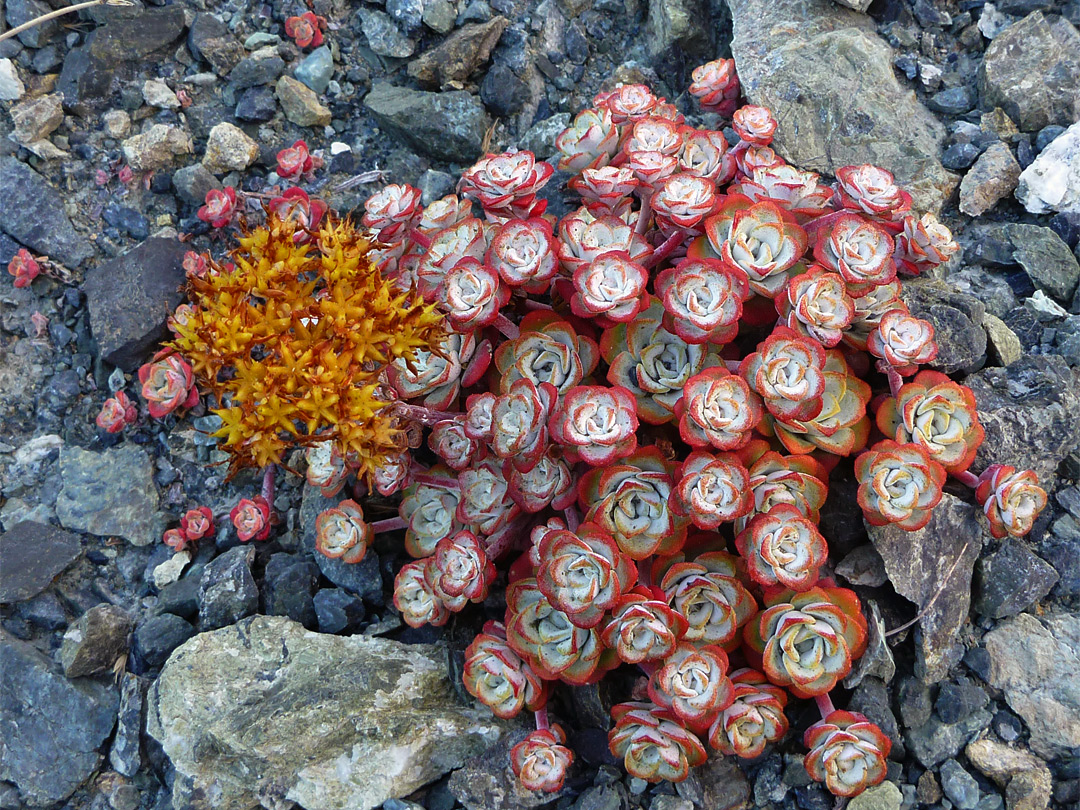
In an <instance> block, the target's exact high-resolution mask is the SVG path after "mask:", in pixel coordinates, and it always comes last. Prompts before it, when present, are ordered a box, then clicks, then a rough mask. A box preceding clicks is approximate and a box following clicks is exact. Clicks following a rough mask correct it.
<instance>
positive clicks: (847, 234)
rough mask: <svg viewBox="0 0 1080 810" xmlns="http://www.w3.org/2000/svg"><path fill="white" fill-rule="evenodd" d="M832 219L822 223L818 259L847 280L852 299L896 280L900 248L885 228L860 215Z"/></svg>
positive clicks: (817, 251) (837, 216)
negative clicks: (896, 257) (897, 249)
mask: <svg viewBox="0 0 1080 810" xmlns="http://www.w3.org/2000/svg"><path fill="white" fill-rule="evenodd" d="M828 219H829V221H828V222H826V221H825V219H824V218H823V219H822V220H820V222H822V223H823V224H822V225H821V227H820V228H819V229H818V230H817V241H816V242H815V243H814V258H815V259H817V261H818V263H820V264H822V265H824V266H825V267H826V268H828V269H829V270H832V271H833V272H836V273H839V274H840V275H841V276H843V277H844V281H845V282H847V285H848V293H849V294H850V295H852V296H853V297H856V298H857V297H858V296H861V295H863V294H865V293H867V292H869V291H870V290H871V289H873V288H874V287H877V286H879V285H881V284H888V283H889V282H891V281H892V280H893V279H894V278H896V262H895V261H893V251H894V250H895V249H896V246H895V244H894V242H893V238H892V237H891V236H889V234H888V233H887V232H886V231H885V229H884V228H882V227H881V225H879V224H878V223H876V222H873V221H871V220H868V219H864V218H863V217H861V216H859V215H857V214H837V215H835V218H834V217H833V216H830V217H829V218H828Z"/></svg>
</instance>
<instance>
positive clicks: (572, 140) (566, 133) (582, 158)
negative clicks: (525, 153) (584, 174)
mask: <svg viewBox="0 0 1080 810" xmlns="http://www.w3.org/2000/svg"><path fill="white" fill-rule="evenodd" d="M555 148H556V149H558V150H559V152H560V153H561V155H562V157H561V158H560V159H559V168H560V169H565V170H568V171H571V172H580V171H582V170H583V169H595V168H599V167H601V166H606V165H607V164H608V161H610V160H611V158H612V157H614V155H615V153H616V152H617V151H618V149H619V128H618V126H617V125H616V124H615V122H614V120H612V117H611V111H610V110H608V109H606V108H601V109H597V110H582V111H581V112H579V113H578V114H577V116H575V118H574V120H573V121H572V122H571V124H570V126H568V127H567V128H566V129H564V130H563V131H562V132H561V133H559V135H558V137H557V138H555Z"/></svg>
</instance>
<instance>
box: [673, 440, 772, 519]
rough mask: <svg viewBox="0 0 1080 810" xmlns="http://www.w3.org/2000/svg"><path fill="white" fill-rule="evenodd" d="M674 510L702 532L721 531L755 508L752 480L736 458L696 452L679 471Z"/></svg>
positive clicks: (700, 451)
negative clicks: (721, 527) (724, 525)
mask: <svg viewBox="0 0 1080 810" xmlns="http://www.w3.org/2000/svg"><path fill="white" fill-rule="evenodd" d="M674 494H675V500H674V504H673V505H674V507H675V508H676V510H677V511H678V513H679V514H681V515H685V516H687V517H689V518H690V520H691V522H693V524H694V525H695V526H697V527H698V528H699V529H717V528H719V527H720V525H721V524H723V523H729V522H731V521H733V520H735V519H737V518H741V517H744V516H746V515H748V514H749V513H750V511H751V510H752V509H753V507H754V496H753V493H752V492H751V491H750V476H749V473H747V471H746V468H745V467H743V465H742V464H740V463H739V461H738V459H737V458H735V457H734V456H729V455H721V456H719V457H717V456H713V455H712V454H710V453H706V452H704V451H702V450H695V451H694V452H692V453H691V454H690V455H689V456H687V458H686V461H684V462H683V464H682V467H681V468H680V469H679V483H678V485H677V486H676V488H675V491H674Z"/></svg>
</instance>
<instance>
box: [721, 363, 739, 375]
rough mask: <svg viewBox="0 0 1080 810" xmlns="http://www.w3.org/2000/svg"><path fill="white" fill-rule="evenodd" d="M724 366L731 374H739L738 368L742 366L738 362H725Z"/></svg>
mask: <svg viewBox="0 0 1080 810" xmlns="http://www.w3.org/2000/svg"><path fill="white" fill-rule="evenodd" d="M724 365H725V366H727V370H728V371H730V372H731V373H732V374H738V373H739V367H740V366H741V365H742V363H740V362H739V361H738V360H725V361H724Z"/></svg>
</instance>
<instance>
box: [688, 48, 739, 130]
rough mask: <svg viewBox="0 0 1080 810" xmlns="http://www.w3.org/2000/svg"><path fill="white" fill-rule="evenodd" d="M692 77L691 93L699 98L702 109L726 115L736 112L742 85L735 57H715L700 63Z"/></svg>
mask: <svg viewBox="0 0 1080 810" xmlns="http://www.w3.org/2000/svg"><path fill="white" fill-rule="evenodd" d="M690 78H691V80H692V81H691V84H690V87H689V90H690V95H692V96H694V97H695V98H696V99H697V100H698V103H699V104H700V105H701V107H702V109H704V110H706V111H707V112H715V113H717V114H718V115H722V116H725V117H727V116H729V115H731V114H732V113H733V112H735V108H736V107H737V106H738V102H739V90H740V86H739V75H738V73H736V72H735V60H734V59H714V60H713V61H711V62H706V63H705V64H704V65H699V66H698V67H696V68H694V72H693V73H691V74H690Z"/></svg>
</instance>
